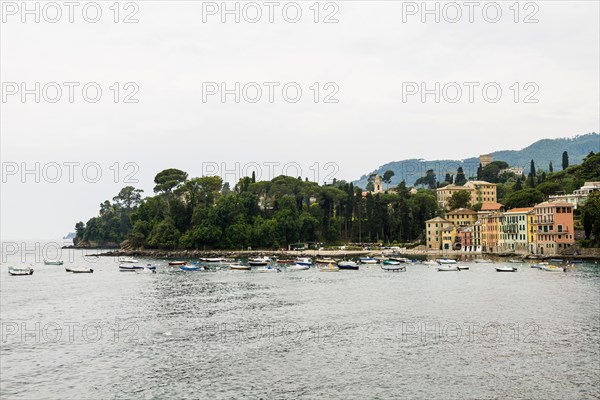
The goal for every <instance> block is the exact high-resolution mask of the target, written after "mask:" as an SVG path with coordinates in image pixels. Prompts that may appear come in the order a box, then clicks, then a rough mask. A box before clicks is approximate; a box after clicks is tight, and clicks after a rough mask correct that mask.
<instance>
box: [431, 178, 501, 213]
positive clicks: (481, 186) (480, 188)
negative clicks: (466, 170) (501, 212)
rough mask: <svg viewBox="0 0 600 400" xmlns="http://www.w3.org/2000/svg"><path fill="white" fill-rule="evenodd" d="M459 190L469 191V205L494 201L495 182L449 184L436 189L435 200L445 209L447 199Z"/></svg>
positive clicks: (495, 197) (495, 198)
mask: <svg viewBox="0 0 600 400" xmlns="http://www.w3.org/2000/svg"><path fill="white" fill-rule="evenodd" d="M461 190H464V191H467V192H469V195H470V196H471V199H470V202H471V205H472V206H474V205H475V204H479V203H481V204H482V205H483V204H491V203H496V200H497V196H496V184H495V183H489V182H485V181H468V182H467V183H465V184H464V186H457V185H454V184H450V185H447V186H444V187H442V188H439V189H437V190H436V195H437V201H438V204H439V205H440V207H442V208H444V209H447V208H448V201H449V200H450V198H451V197H452V195H453V194H454V193H456V192H459V191H461Z"/></svg>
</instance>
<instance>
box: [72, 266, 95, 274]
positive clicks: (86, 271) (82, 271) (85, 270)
mask: <svg viewBox="0 0 600 400" xmlns="http://www.w3.org/2000/svg"><path fill="white" fill-rule="evenodd" d="M65 271H67V272H72V273H74V274H91V273H93V272H94V270H93V269H91V268H85V267H68V268H65Z"/></svg>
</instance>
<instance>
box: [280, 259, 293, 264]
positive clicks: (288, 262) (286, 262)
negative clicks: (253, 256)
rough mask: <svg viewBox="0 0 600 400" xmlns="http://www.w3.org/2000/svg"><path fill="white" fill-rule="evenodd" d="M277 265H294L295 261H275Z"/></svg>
mask: <svg viewBox="0 0 600 400" xmlns="http://www.w3.org/2000/svg"><path fill="white" fill-rule="evenodd" d="M277 264H296V260H292V259H289V260H277Z"/></svg>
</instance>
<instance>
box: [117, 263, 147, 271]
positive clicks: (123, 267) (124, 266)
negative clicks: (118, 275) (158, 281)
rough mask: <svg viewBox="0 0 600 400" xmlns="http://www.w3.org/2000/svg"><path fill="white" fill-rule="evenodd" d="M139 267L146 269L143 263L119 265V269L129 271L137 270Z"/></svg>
mask: <svg viewBox="0 0 600 400" xmlns="http://www.w3.org/2000/svg"><path fill="white" fill-rule="evenodd" d="M138 269H144V267H142V266H141V265H122V264H121V265H119V271H123V272H127V271H131V272H135V271H136V270H138Z"/></svg>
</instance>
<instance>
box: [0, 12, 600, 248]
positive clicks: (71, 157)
mask: <svg viewBox="0 0 600 400" xmlns="http://www.w3.org/2000/svg"><path fill="white" fill-rule="evenodd" d="M220 3H221V2H218V3H216V4H217V5H219V4H220ZM512 3H513V2H501V3H500V4H501V8H502V17H501V18H500V21H499V22H497V23H489V22H486V21H485V20H484V18H483V16H482V11H481V9H482V7H479V8H476V9H475V14H474V19H475V22H473V23H469V22H468V15H466V13H467V12H468V9H467V8H466V7H463V8H462V12H463V16H462V18H461V20H460V21H459V22H457V23H449V22H447V21H444V18H443V16H442V20H441V21H440V23H435V22H434V21H433V17H432V16H429V17H428V21H427V22H426V23H422V22H421V20H420V14H417V15H411V16H407V19H408V20H407V22H406V23H403V22H402V10H403V4H402V3H401V2H395V3H394V2H358V1H357V2H337V3H336V4H337V6H338V8H339V11H337V12H336V13H335V16H334V18H337V19H338V20H339V22H338V23H331V24H325V23H322V22H321V23H314V22H313V18H314V12H313V11H312V10H311V9H309V7H310V6H311V4H312V2H302V3H300V4H301V9H302V17H301V19H300V21H299V22H298V23H295V24H293V23H288V22H286V21H285V20H284V19H283V17H282V13H281V8H282V6H283V5H284V4H286V3H285V2H281V3H280V4H281V5H280V7H278V8H276V10H275V14H274V18H275V22H274V23H269V22H268V21H266V19H267V16H266V15H263V17H262V20H261V21H260V22H258V23H255V24H252V23H248V22H246V21H244V20H243V17H242V21H241V22H240V23H235V22H233V20H232V17H231V16H230V17H228V18H229V22H227V23H221V22H220V16H219V15H218V14H217V15H214V16H207V22H206V23H203V21H202V18H203V14H202V9H203V3H202V2H166V1H162V2H159V1H157V2H137V3H136V4H137V5H138V6H139V11H137V13H136V14H135V18H137V19H138V20H139V22H138V23H134V24H124V23H114V22H113V21H112V20H113V17H114V13H113V11H112V10H110V9H109V8H108V7H109V6H110V5H111V4H112V2H106V3H104V2H102V3H101V5H102V11H103V14H102V18H101V20H100V21H99V22H98V23H95V24H92V23H88V22H85V21H84V20H83V18H82V15H81V12H78V11H77V10H76V12H75V14H74V18H75V22H74V23H72V24H71V23H69V22H68V21H67V20H66V19H67V16H66V15H63V17H62V19H61V21H59V22H57V23H54V24H52V23H48V22H46V21H44V20H43V16H42V20H41V21H40V23H35V22H33V20H32V19H31V18H32V17H29V18H30V19H29V21H28V22H26V23H22V22H21V21H20V17H21V15H20V14H19V13H17V14H16V15H6V13H5V14H3V17H4V18H6V22H4V23H2V27H1V42H0V46H1V61H0V63H1V80H2V82H3V83H4V84H5V85H6V83H7V82H9V83H10V82H16V83H21V82H26V83H27V84H28V87H30V88H32V87H33V84H34V82H41V85H42V86H43V85H44V84H46V83H48V82H60V83H62V82H80V83H81V86H83V85H84V84H85V83H86V82H97V83H98V85H100V87H101V88H102V90H103V93H102V97H101V99H100V101H98V102H97V103H88V102H86V101H85V100H84V99H83V98H82V97H81V90H80V89H76V90H75V98H74V102H73V103H69V101H68V99H67V91H66V89H64V90H63V97H62V98H61V100H59V101H58V102H57V103H55V104H51V103H49V102H47V101H45V99H44V98H42V99H41V101H40V103H39V104H38V103H35V102H34V101H33V96H29V97H27V98H26V101H25V103H22V102H21V100H20V97H19V94H16V95H14V96H9V97H7V98H6V101H3V102H2V103H1V105H0V106H1V122H0V128H1V133H2V150H1V155H2V162H3V168H4V172H5V173H6V169H7V168H12V167H13V166H14V165H15V164H13V163H16V164H17V165H18V166H19V168H21V167H22V164H21V163H25V166H27V167H28V168H30V169H34V168H35V165H34V163H35V162H40V163H41V164H40V182H39V183H36V182H35V176H34V175H31V174H30V175H27V176H25V183H22V182H21V180H22V179H21V174H20V172H21V171H18V172H17V173H16V174H15V175H8V176H4V177H3V178H5V179H4V182H3V184H2V194H1V200H2V210H1V213H2V226H1V231H2V232H1V233H2V238H3V239H10V238H49V237H56V236H59V235H63V234H65V233H66V232H68V231H72V230H73V225H74V223H75V222H76V221H78V220H84V221H85V220H87V219H88V218H89V217H91V216H94V215H96V213H97V211H98V205H99V203H100V202H101V201H103V200H105V199H111V198H112V197H113V196H114V195H115V194H116V193H117V192H118V190H119V189H120V188H121V187H123V186H125V185H127V184H128V183H126V182H124V178H125V175H126V174H127V172H136V171H135V170H134V169H131V168H132V167H131V168H130V169H128V170H125V169H124V165H125V164H126V163H134V164H135V165H137V166H139V170H138V171H137V172H136V173H135V176H134V177H133V178H136V179H138V180H139V184H134V186H137V187H141V188H143V189H145V190H146V193H151V192H152V186H153V185H152V179H153V177H154V175H155V174H156V173H157V172H158V171H160V170H161V169H164V168H168V167H176V168H180V169H183V170H185V171H187V172H188V173H189V174H190V176H200V175H201V174H202V172H203V168H204V171H206V170H207V169H208V168H209V167H211V166H213V164H209V165H207V164H205V165H204V166H203V164H202V163H203V162H205V163H211V162H212V163H217V164H218V165H219V171H218V172H219V174H221V175H222V170H221V166H222V165H221V163H225V166H226V167H227V168H228V169H229V170H234V169H235V163H236V162H239V163H241V164H240V165H241V167H240V171H241V170H242V167H243V165H244V164H246V163H250V162H254V163H258V164H260V165H262V172H263V178H267V177H268V176H267V175H268V167H266V166H264V163H265V162H279V163H281V165H279V166H275V167H273V171H274V172H275V174H278V173H280V172H281V171H282V166H283V164H285V163H286V162H295V163H298V164H299V165H300V166H301V169H302V176H306V177H309V179H314V178H316V177H318V178H319V181H322V180H323V179H325V177H326V176H327V175H328V172H330V171H334V170H333V169H326V168H325V166H324V165H325V164H326V163H328V162H332V163H335V164H336V165H337V166H339V170H337V172H336V174H335V176H336V177H337V178H338V179H347V180H352V179H356V178H358V177H359V176H360V175H362V174H363V173H365V172H368V171H371V170H373V169H375V168H376V167H378V166H379V165H382V164H384V163H387V162H390V161H393V160H401V159H406V158H426V159H436V158H458V159H460V158H465V157H469V156H474V155H477V154H480V153H483V152H489V151H493V150H500V149H519V148H522V147H524V146H527V145H529V144H530V143H532V142H533V141H535V140H538V139H542V138H555V137H564V136H572V135H576V134H582V133H588V132H591V131H596V132H598V131H599V130H600V127H599V111H598V110H599V107H600V105H599V81H598V75H599V74H598V72H599V50H598V49H599V48H600V43H599V37H598V30H599V21H598V15H599V6H598V2H594V1H589V2H536V3H535V4H536V5H537V8H538V10H537V11H536V10H535V9H534V8H529V9H523V8H522V9H520V13H519V22H518V23H515V22H513V18H514V12H513V10H511V9H509V7H510V6H511V5H512ZM16 4H19V5H20V2H18V3H16ZM81 4H85V2H82V3H81ZM124 4H125V3H121V6H124ZM229 4H230V5H231V7H233V4H234V3H232V2H231V3H229ZM258 4H259V5H261V9H262V11H263V13H266V12H267V11H268V9H267V7H266V6H263V3H262V2H259V3H258ZM415 4H417V5H420V4H421V2H418V3H415ZM429 4H433V3H429ZM441 4H442V5H443V3H441ZM458 4H462V2H459V3H458ZM481 4H482V5H483V4H485V3H484V2H482V3H481ZM523 4H524V3H521V5H522V6H523ZM204 7H207V4H206V3H205V4H204ZM324 7H325V3H321V6H320V15H319V19H323V18H324V17H325V15H327V14H329V13H330V12H332V11H334V10H335V8H334V7H333V6H328V8H327V9H324ZM404 7H405V9H406V7H407V3H405V4H404ZM432 7H433V5H432ZM132 10H133V8H130V9H127V10H125V9H121V10H120V11H121V12H120V15H119V19H122V18H123V17H124V16H125V15H126V14H128V13H129V12H131V11H132ZM66 11H67V10H66V9H63V12H66ZM292 11H293V10H292ZM292 11H290V13H289V14H288V15H292V16H293V15H294V13H293V12H292ZM534 11H535V15H534V16H533V18H536V19H538V20H539V22H538V23H523V21H522V20H523V19H524V18H525V16H527V15H529V14H530V13H532V12H534ZM11 13H12V12H11ZM52 15H53V14H52ZM452 15H453V14H452ZM452 15H451V16H450V18H451V17H452ZM488 16H492V17H493V16H494V12H493V10H492V11H489V14H488ZM114 82H119V83H120V86H121V87H120V95H121V98H120V99H119V100H120V101H119V103H116V104H115V103H114V101H113V97H112V96H113V94H114V91H111V90H110V89H109V87H110V86H111V85H112V84H113V83H114ZM126 82H134V83H135V84H137V85H138V87H139V92H138V93H137V94H136V95H135V96H134V97H135V98H137V99H139V103H137V104H125V103H123V102H122V100H123V96H124V95H126V94H127V93H129V92H130V89H131V88H129V89H125V88H124V87H123V85H124V84H125V83H126ZM203 82H217V83H220V82H226V83H227V85H228V87H230V88H232V87H233V86H234V83H235V82H240V83H241V85H242V86H243V85H244V84H246V83H248V82H258V83H260V84H261V85H262V83H263V82H279V83H280V86H279V87H278V88H277V89H276V90H275V98H274V102H273V103H270V102H269V101H268V99H267V97H268V96H267V88H266V87H264V86H263V97H262V99H261V100H260V101H259V102H257V103H255V104H252V103H249V102H247V101H244V100H243V99H242V100H241V101H240V103H235V102H234V101H233V96H232V95H231V96H229V97H227V98H226V102H225V103H222V102H221V101H220V98H219V97H218V96H211V97H209V98H208V100H207V102H203V101H202V89H203ZM288 82H296V83H297V84H298V85H299V86H300V87H301V88H302V97H301V99H300V101H298V102H297V103H291V102H288V101H286V100H285V99H283V97H282V95H281V89H280V88H281V87H282V86H283V85H284V84H286V83H288ZM314 82H319V83H320V85H319V87H320V90H319V95H320V98H319V102H318V103H315V102H314V101H313V95H314V90H311V89H310V87H311V86H312V85H313V83H314ZM327 82H333V83H334V84H335V85H337V87H339V92H337V94H335V96H334V98H335V99H338V100H339V102H338V103H324V102H323V98H324V96H325V95H327V94H328V93H330V92H331V91H332V87H334V86H329V87H328V89H327V88H325V87H324V84H325V83H327ZM403 82H417V83H420V82H427V84H428V87H429V88H433V87H434V83H435V82H440V84H441V86H443V85H444V84H446V83H448V82H458V83H460V84H461V85H462V83H463V82H479V83H480V86H478V87H477V88H476V89H475V92H474V95H475V97H474V101H473V102H472V103H471V102H469V100H468V92H467V90H468V89H467V88H466V87H464V86H463V95H462V98H461V100H459V101H458V102H456V103H450V102H448V101H446V100H444V99H442V100H441V101H440V102H439V103H435V102H434V101H433V95H431V96H428V97H427V98H426V102H425V103H422V102H421V101H420V100H419V96H416V95H415V96H411V97H409V98H408V99H407V102H403V99H402V90H403ZM489 82H496V83H497V85H499V86H500V88H501V89H502V97H501V98H500V100H499V101H498V102H497V103H491V102H488V101H486V100H485V99H484V98H483V97H482V94H481V87H482V86H483V85H484V84H486V83H489ZM515 82H519V93H520V99H519V102H517V103H515V102H514V99H513V95H514V90H511V89H510V87H512V86H513V84H514V83H515ZM528 82H530V83H533V84H534V85H530V86H529V87H527V88H525V87H524V85H525V84H526V83H528ZM81 86H79V88H81ZM535 87H537V88H539V91H538V92H537V93H536V94H535V95H534V96H533V98H534V99H537V100H538V102H537V103H524V102H523V99H524V96H525V95H527V94H529V93H532V92H533V91H534V90H533V89H534V88H535ZM453 93H454V92H452V93H451V95H452V96H453V95H454V94H453ZM4 94H5V95H6V93H4ZM51 162H55V163H58V164H59V165H62V173H63V176H62V178H61V179H60V180H59V181H58V182H57V183H50V182H48V180H51V179H52V177H54V172H53V170H52V168H53V167H51V166H48V165H50V164H47V163H51ZM65 162H79V163H80V165H79V166H74V167H73V168H74V169H73V171H74V172H75V175H74V176H73V181H74V182H72V183H71V182H69V180H68V176H67V172H68V168H67V167H66V166H64V163H65ZM91 162H95V163H97V164H98V165H99V166H100V167H101V169H102V173H103V175H102V178H101V179H100V180H99V181H98V182H97V183H90V182H88V181H92V180H93V174H92V176H91V177H90V176H88V177H86V179H87V181H86V179H84V177H82V173H81V167H82V166H83V165H84V164H86V163H91ZM115 162H118V163H119V170H120V174H119V176H118V179H116V180H117V181H118V182H116V183H115V182H114V181H115V169H116V166H115V165H114V163H115ZM316 162H318V163H319V167H318V168H317V167H316V166H315V163H316ZM7 163H8V164H7ZM44 166H46V170H45V172H46V175H48V176H49V177H50V178H51V179H44V173H43V171H42V169H43V168H44ZM111 166H113V168H112V169H110V167H111ZM311 166H313V168H312V169H311V168H310V167H311ZM317 170H318V172H319V173H318V176H315V173H316V171H317ZM292 171H294V169H293V168H292V169H289V170H288V172H290V174H292V175H296V173H295V172H292ZM88 172H89V173H90V174H91V173H92V172H94V170H93V169H90V170H88ZM237 175H238V173H231V172H230V173H229V174H228V175H227V176H226V179H227V180H229V181H232V183H234V182H233V181H234V180H235V179H236V178H237V177H238V176H237ZM48 176H46V178H48Z"/></svg>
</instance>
